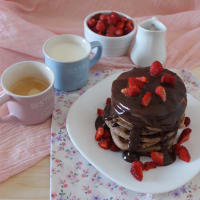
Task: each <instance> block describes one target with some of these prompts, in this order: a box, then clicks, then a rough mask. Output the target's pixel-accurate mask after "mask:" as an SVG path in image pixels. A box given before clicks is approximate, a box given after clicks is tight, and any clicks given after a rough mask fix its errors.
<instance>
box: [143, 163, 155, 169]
mask: <svg viewBox="0 0 200 200" xmlns="http://www.w3.org/2000/svg"><path fill="white" fill-rule="evenodd" d="M156 167H157V165H156V163H155V162H152V161H151V162H145V163H144V164H143V168H144V170H145V171H148V170H149V169H153V168H156Z"/></svg>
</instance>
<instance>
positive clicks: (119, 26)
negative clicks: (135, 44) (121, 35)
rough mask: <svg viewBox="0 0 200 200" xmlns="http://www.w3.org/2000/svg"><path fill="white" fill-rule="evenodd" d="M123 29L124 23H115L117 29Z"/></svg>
mask: <svg viewBox="0 0 200 200" xmlns="http://www.w3.org/2000/svg"><path fill="white" fill-rule="evenodd" d="M123 28H124V22H123V21H121V22H118V23H117V29H123Z"/></svg>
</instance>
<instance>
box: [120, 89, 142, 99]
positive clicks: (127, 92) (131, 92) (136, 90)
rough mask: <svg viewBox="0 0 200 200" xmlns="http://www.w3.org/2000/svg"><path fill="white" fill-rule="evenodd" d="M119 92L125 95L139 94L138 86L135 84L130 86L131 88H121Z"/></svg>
mask: <svg viewBox="0 0 200 200" xmlns="http://www.w3.org/2000/svg"><path fill="white" fill-rule="evenodd" d="M121 93H123V94H124V95H125V96H129V97H132V96H137V95H139V94H140V88H138V87H137V86H135V87H132V88H123V89H122V90H121Z"/></svg>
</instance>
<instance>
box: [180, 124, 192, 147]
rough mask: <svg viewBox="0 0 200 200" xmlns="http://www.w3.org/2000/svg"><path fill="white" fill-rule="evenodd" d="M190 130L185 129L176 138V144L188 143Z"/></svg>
mask: <svg viewBox="0 0 200 200" xmlns="http://www.w3.org/2000/svg"><path fill="white" fill-rule="evenodd" d="M191 132H192V130H191V129H190V128H186V129H184V130H183V132H182V133H181V135H180V136H179V138H178V142H177V143H178V144H183V143H184V142H186V141H188V140H189V139H190V134H191Z"/></svg>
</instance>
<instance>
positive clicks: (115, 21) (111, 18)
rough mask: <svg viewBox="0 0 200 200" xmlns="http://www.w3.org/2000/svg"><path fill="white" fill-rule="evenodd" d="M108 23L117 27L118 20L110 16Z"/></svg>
mask: <svg viewBox="0 0 200 200" xmlns="http://www.w3.org/2000/svg"><path fill="white" fill-rule="evenodd" d="M107 21H108V24H110V25H116V24H117V18H115V17H111V16H108V17H107Z"/></svg>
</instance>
